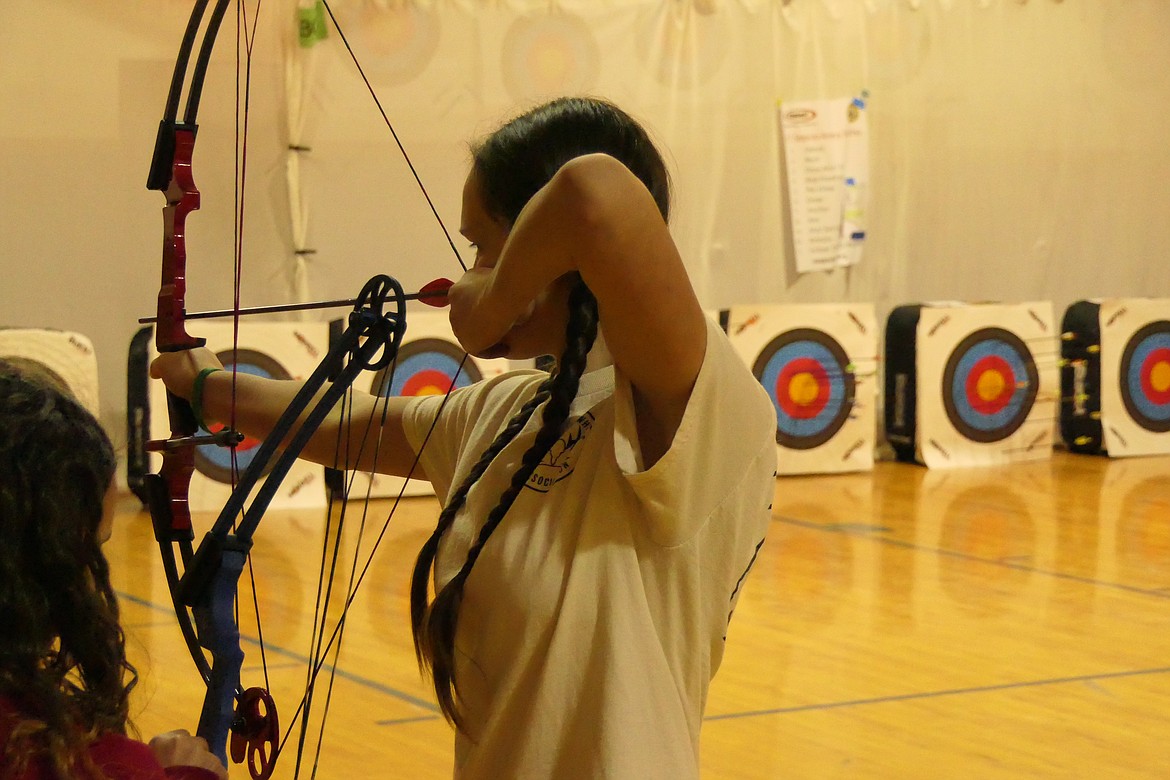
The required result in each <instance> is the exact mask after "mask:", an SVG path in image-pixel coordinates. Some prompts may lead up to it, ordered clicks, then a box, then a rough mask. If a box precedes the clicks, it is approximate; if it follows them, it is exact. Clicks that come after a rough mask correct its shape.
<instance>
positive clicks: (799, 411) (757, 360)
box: [720, 304, 877, 474]
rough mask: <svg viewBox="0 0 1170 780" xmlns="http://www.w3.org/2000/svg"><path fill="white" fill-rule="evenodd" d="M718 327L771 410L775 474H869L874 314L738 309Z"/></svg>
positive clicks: (803, 307) (809, 308) (863, 307)
mask: <svg viewBox="0 0 1170 780" xmlns="http://www.w3.org/2000/svg"><path fill="white" fill-rule="evenodd" d="M720 319H721V322H723V323H725V328H726V330H727V334H728V338H729V339H730V340H731V343H732V346H733V347H734V348H735V350H736V352H737V353H739V355H740V357H741V358H742V359H743V360H744V362H745V363H746V364H747V366H748V367H749V368H750V369H751V371H752V373H753V374H754V375H755V377H756V379H758V380H759V381H760V383H761V384H762V385H763V386H764V389H765V390H766V391H767V392H768V396H769V397H770V398H771V399H772V403H773V405H774V407H775V409H776V418H777V424H776V447H777V461H778V466H777V473H779V474H818V473H835V472H847V471H866V470H869V469H872V468H873V450H874V427H875V415H874V406H875V400H876V391H875V385H874V382H875V379H876V373H877V325H876V321H875V319H874V313H873V308H872V306H869V305H867V304H826V305H817V304H791V305H768V306H739V307H733V308H731V309H730V310H727V311H726V312H725V313H724V314H723V315H722V316H721V318H720Z"/></svg>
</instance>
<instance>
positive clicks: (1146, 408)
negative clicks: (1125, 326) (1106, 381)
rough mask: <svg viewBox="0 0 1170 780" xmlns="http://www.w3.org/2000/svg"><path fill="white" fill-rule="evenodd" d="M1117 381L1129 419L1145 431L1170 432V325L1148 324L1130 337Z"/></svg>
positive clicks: (1164, 323) (1166, 323)
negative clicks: (1119, 383)
mask: <svg viewBox="0 0 1170 780" xmlns="http://www.w3.org/2000/svg"><path fill="white" fill-rule="evenodd" d="M1119 379H1120V382H1121V400H1122V403H1124V404H1125V409H1126V411H1127V412H1129V415H1130V417H1132V418H1133V419H1134V421H1135V422H1136V423H1137V424H1138V425H1140V426H1141V427H1143V428H1145V429H1146V430H1149V431H1153V432H1155V433H1165V432H1166V431H1170V322H1168V321H1166V320H1159V321H1157V322H1151V323H1149V324H1147V325H1145V326H1143V327H1141V328H1139V329H1138V330H1137V331H1136V332H1135V333H1134V334H1133V336H1131V337H1130V339H1129V341H1128V342H1127V343H1126V345H1125V349H1124V350H1123V351H1122V354H1121V366H1120V371H1119Z"/></svg>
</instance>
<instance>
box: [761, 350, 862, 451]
mask: <svg viewBox="0 0 1170 780" xmlns="http://www.w3.org/2000/svg"><path fill="white" fill-rule="evenodd" d="M752 372H753V373H754V374H755V376H756V379H758V380H760V383H761V384H762V385H763V386H764V389H765V390H767V391H768V395H769V397H771V399H772V404H773V405H774V406H775V407H776V443H777V444H779V445H781V446H783V447H788V448H789V449H794V450H810V449H812V448H814V447H819V446H820V445H822V444H824V443H825V442H827V441H829V439H831V438H833V436H834V435H836V433H837V432H838V431H840V430H841V427H842V426H843V425H844V424H845V422H846V420H848V419H849V413H850V411H851V410H852V408H853V399H854V394H855V392H856V383H855V380H854V377H853V373H852V371H851V369H850V365H849V356H848V355H846V354H845V350H844V349H842V348H841V345H840V344H838V343H837V341H836V340H835V339H833V338H832V337H830V336H829V335H828V334H826V333H824V332H823V331H820V330H815V329H813V328H798V329H796V330H790V331H787V332H786V333H781V334H780V335H779V336H777V337H776V338H774V339H772V341H771V342H769V343H768V345H767V346H766V347H764V349H763V350H762V351H761V352H760V356H759V357H758V358H756V362H755V364H754V365H753V366H752Z"/></svg>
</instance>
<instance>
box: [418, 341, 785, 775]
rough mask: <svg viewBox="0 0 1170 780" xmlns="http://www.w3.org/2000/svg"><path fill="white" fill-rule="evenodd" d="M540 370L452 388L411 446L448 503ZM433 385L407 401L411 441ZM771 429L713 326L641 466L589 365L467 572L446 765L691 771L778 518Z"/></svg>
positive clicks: (609, 392)
mask: <svg viewBox="0 0 1170 780" xmlns="http://www.w3.org/2000/svg"><path fill="white" fill-rule="evenodd" d="M545 376H546V375H545V374H543V373H541V372H537V371H521V372H513V373H510V374H505V375H503V376H500V377H496V378H493V379H489V380H485V381H484V382H481V383H478V384H476V385H473V386H471V387H468V388H465V389H463V390H459V391H456V392H454V393H452V394H451V397H450V399H449V401H448V403H447V406H446V408H444V409H443V412H442V414H441V415H440V418H439V422H438V424H437V425H436V426H435V430H434V432H433V434H431V438H430V441H429V442H428V443H427V445H426V447H425V448H424V449H423V454H422V458H421V460H422V464H423V466H424V468H425V469H426V472H427V474H428V475H429V476H430V477H431V478H432V481H433V483H434V487H435V492H436V494H437V495H438V496H439V497H440V498H441V499H443V500H444V501H445V500H446V498H447V497H448V496H449V494H450V492H451V490H452V489H453V486H454V487H457V486H458V485H459V483H460V482H461V481H462V480H463V478H464V476H465V475H466V474H467V472H468V471H469V470H470V468H471V467H472V466H473V465H474V463H475V462H476V460H478V458H479V455H480V454H481V453H482V451H483V450H484V448H485V447H486V446H487V445H488V444H489V443H490V442H491V441H492V440H493V439H494V437H495V435H496V433H497V432H498V431H499V430H500V429H502V428H503V427H504V426H505V425H506V424H507V421H508V420H509V419H510V418H511V417H512V415H513V414H514V413H515V412H516V411H517V410H519V408H520V407H521V406H522V405H523V404H524V402H525V401H527V400H528V399H530V398H531V397H532V395H533V393H534V392H535V390H536V387H537V385H538V384H539V383H540V382H541V381H542V379H543V378H545ZM441 401H442V398H441V397H439V396H430V397H423V398H420V399H419V400H418V401H416V402H412V403H411V404H410V406H409V407H408V410H407V414H406V416H405V427H406V432H407V436H408V437H409V439H410V441H411V442H412V444H413V445H414V447H415V449H416V450H417V449H418V448H419V446H420V445H421V443H422V441H423V439H424V438H425V437H426V435H427V432H428V430H429V429H430V428H431V422H432V420H433V419H434V415H435V411H436V410H437V409H438V408H439V404H440V403H441ZM540 411H541V410H540V409H538V410H537V412H536V414H534V415H533V418H532V419H531V420H530V421H529V424H528V426H527V427H526V428H525V430H524V431H523V432H522V433H521V434H520V435H519V437H517V440H516V441H513V442H512V444H510V445H509V446H508V447H507V448H505V449H504V451H503V452H502V453H501V454H500V455H499V456H498V457H497V460H496V462H495V463H494V464H493V465H492V467H491V468H489V469H488V471H487V472H486V473H485V474H484V476H483V478H482V479H481V480H480V481H479V482H478V483H477V484H476V485H475V486H474V487H473V488H472V489H471V491H470V493H469V495H468V500H467V505H466V507H465V509H464V510H463V511H462V512H461V513H460V515H459V517H458V518H457V519H456V520H455V522H454V524H453V526H452V527H451V529H449V530H448V532H447V534H446V535H445V536H444V538H443V542H442V544H441V545H440V548H439V554H438V557H437V560H436V569H435V575H436V581H437V582H438V583H446V582H448V581H449V580H450V579H451V578H452V577H453V576H454V575H455V573H456V572H457V571H458V570H459V569H460V567H461V566H462V565H463V563H464V561H465V560H466V558H467V552H468V550H469V549H470V547H471V545H472V544H473V542H474V540H475V538H476V536H477V535H478V531H479V528H480V526H481V524H482V523H483V520H484V518H485V517H486V516H487V513H488V512H489V511H490V510H491V508H492V507H494V506H495V504H496V503H497V501H498V499H499V496H500V493H501V492H502V491H503V490H504V488H505V486H506V484H507V481H508V480H509V479H510V477H511V475H512V473H513V471H514V470H515V468H516V466H517V465H518V464H519V460H520V457H521V455H522V454H523V452H524V450H525V449H526V448H527V447H528V446H529V444H530V443H531V441H532V437H533V435H534V434H535V431H536V430H537V428H538V426H539V417H540ZM775 434H776V417H775V411H774V408H773V406H772V403H771V401H770V400H769V398H768V396H767V394H766V393H765V392H764V390H763V388H762V387H761V386H760V384H759V382H757V381H756V379H755V377H753V376H752V374H751V372H750V371H748V370H747V368H746V367H745V366H744V364H743V362H742V360H741V359H740V358H739V357H738V356H737V355H736V354H735V352H734V351H733V349H732V347H731V345H730V343H728V341H727V338H726V336H724V334H723V332H722V331H721V330H719V328H718V326H717V325H715V324H714V323H710V327H709V329H708V336H707V349H706V356H705V358H704V362H703V366H702V369H701V370H700V372H699V376H698V379H697V381H696V384H695V388H694V390H693V392H692V394H691V398H690V401H689V404H688V406H687V410H686V412H685V414H684V416H683V419H682V422H681V424H680V426H679V428H678V431H677V433H676V434H675V437H674V441H673V443H672V444H671V447H670V449H669V451H668V452H666V453H665V455H663V457H662V458H661V459H660V460H659V461H658V462H657V463H656V464H655V465H654V466H653V467H652V468H650V469H642V468H641V459H640V456H639V455H638V452H639V448H638V444H637V430H636V426H635V420H634V412H633V402H632V397H631V388H630V385H629V383H628V381H626V380H625V379H624V378H623V377H622V375H621V374H620V373H618V374H617V375H616V376H615V371H614V369H613V368H609V369H604V370H601V371H595V372H592V373H590V374H587V375H586V376H584V377H582V381H581V387H580V391H579V393H578V397H577V400H576V402H575V403H574V405H573V410H572V413H571V414H570V416H569V424H568V426H567V429H566V431H565V433H564V435H563V436H562V438H561V439H560V441H559V442H558V443H557V444H556V445H554V447H553V448H552V450H551V452H550V453H549V455H547V456H546V457H545V459H544V462H543V463H542V464H541V466H540V467H539V468H538V469H537V471H536V473H535V474H534V475H533V477H532V479H531V480H529V482H528V485H527V486H526V487H525V489H523V490H522V491H521V493H520V496H519V497H518V498H517V500H516V502H515V504H513V506H512V508H511V510H510V511H509V512H508V514H507V516H506V517H505V518H504V520H503V522H502V523H501V524H500V526H499V527H498V528H497V529H496V530H495V532H494V533H493V534H492V536H491V538H490V539H489V540H488V542H487V544H486V545H485V547H484V549H483V551H482V553H481V554H480V556H479V559H478V561H477V562H476V564H475V567H474V568H473V569H472V572H471V575H470V577H469V578H468V580H467V583H466V586H465V593H464V598H463V604H462V608H461V610H460V613H459V625H458V630H457V633H456V656H457V661H456V669H455V678H456V681H457V684H458V690H459V693H460V696H461V700H460V701H461V706H462V709H461V712H462V714H463V715H464V717H465V720H466V723H467V727H468V731H469V733H467V734H464V733H462V732H459V733H458V734H457V736H456V743H455V775H456V777H459V778H473V779H475V780H479V779H482V780H505V779H508V778H523V779H524V780H527V779H528V778H557V779H558V780H565V779H568V778H638V780H647V779H649V778H669V780H685V778H697V777H698V775H699V727H700V724H701V721H702V715H703V709H704V706H705V704H706V699H707V689H708V685H709V683H710V680H711V678H712V677H713V676H714V674H715V670H716V669H717V668H718V667H719V662H720V660H721V659H722V656H723V645H724V641H725V638H726V631H727V624H728V620H729V619H730V617H731V612H732V610H733V609H734V607H735V603H736V600H737V598H738V594H739V589H740V587H741V585H742V582H743V579H744V576H745V575H746V574H747V571H748V570H749V568H750V567H751V564H752V562H753V561H754V560H755V556H756V553H757V551H758V550H759V547H760V545H761V544H762V543H763V540H764V535H765V533H766V531H767V527H768V522H769V517H770V514H771V513H770V506H771V503H772V497H773V492H774V489H775V479H774V477H775V472H776V439H775Z"/></svg>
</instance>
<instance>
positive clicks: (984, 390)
mask: <svg viewBox="0 0 1170 780" xmlns="http://www.w3.org/2000/svg"><path fill="white" fill-rule="evenodd" d="M1005 385H1006V383H1005V382H1004V379H1003V374H1001V373H999V372H998V371H984V372H983V374H982V375H981V376H980V377H979V381H978V382H977V383H976V384H975V392H977V393H978V394H979V400H981V401H994V400H995V399H996V398H999V397H1000V396H1001V395H1002V394H1003V389H1004V386H1005Z"/></svg>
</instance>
